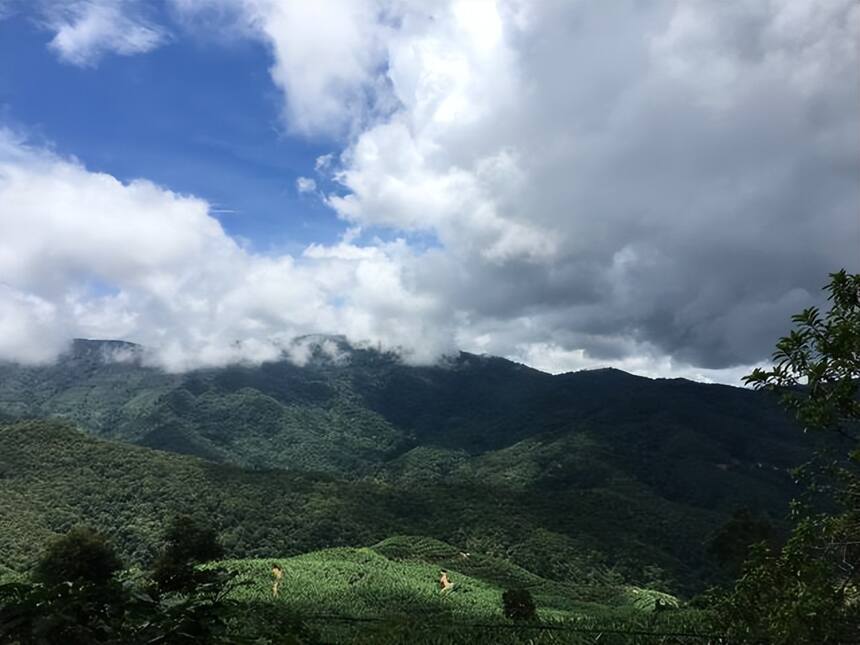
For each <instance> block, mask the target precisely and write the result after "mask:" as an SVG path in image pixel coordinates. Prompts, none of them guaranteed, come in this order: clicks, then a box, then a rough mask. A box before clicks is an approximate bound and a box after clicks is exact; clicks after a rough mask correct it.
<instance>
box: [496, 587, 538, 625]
mask: <svg viewBox="0 0 860 645" xmlns="http://www.w3.org/2000/svg"><path fill="white" fill-rule="evenodd" d="M502 610H503V612H504V614H505V617H506V618H510V619H511V620H534V619H535V618H537V608H536V607H535V601H534V599H533V598H532V594H531V592H529V590H528V589H508V590H507V591H505V593H503V594H502Z"/></svg>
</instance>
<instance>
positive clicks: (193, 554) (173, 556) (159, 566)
mask: <svg viewBox="0 0 860 645" xmlns="http://www.w3.org/2000/svg"><path fill="white" fill-rule="evenodd" d="M164 541H165V543H166V544H165V547H164V549H163V550H162V552H161V554H160V555H159V556H158V559H156V561H155V565H154V567H153V571H152V580H153V582H154V583H155V585H156V588H157V589H158V591H159V592H164V591H187V590H188V589H193V588H195V587H198V586H200V585H201V584H204V583H207V582H211V580H210V578H211V577H212V572H201V571H199V570H198V569H197V566H198V565H200V564H203V563H205V562H210V561H212V560H216V559H218V558H220V557H223V555H224V549H223V547H222V546H221V545H220V544H219V543H218V538H217V534H216V533H215V531H214V530H213V529H212V528H210V527H207V526H202V525H200V524H198V523H197V522H196V521H195V520H194V519H193V518H192V517H190V516H188V515H178V516H177V517H175V518H174V519H173V521H172V522H171V524H170V526H169V527H168V529H167V532H166V533H165V540H164Z"/></svg>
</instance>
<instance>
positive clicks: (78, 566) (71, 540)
mask: <svg viewBox="0 0 860 645" xmlns="http://www.w3.org/2000/svg"><path fill="white" fill-rule="evenodd" d="M121 566H122V565H121V563H120V561H119V558H117V556H116V553H115V552H114V550H113V547H112V546H111V545H110V544H108V541H107V539H106V538H105V537H104V536H103V535H101V534H99V533H96V532H95V531H93V530H91V529H88V528H74V529H72V530H71V531H69V532H68V533H67V534H66V535H64V536H62V537H60V538H58V539H56V540H54V542H52V543H51V544H50V546H49V547H48V549H47V551H46V552H45V555H44V556H43V557H42V559H41V560H40V561H39V563H38V564H37V565H36V567H35V569H34V570H33V580H34V581H36V582H41V583H43V584H46V585H57V584H60V583H63V582H76V583H79V582H89V583H92V584H94V585H104V584H107V583H108V582H109V581H110V580H111V579H112V578H113V575H114V574H115V573H116V572H117V571H118V570H119V569H120V567H121Z"/></svg>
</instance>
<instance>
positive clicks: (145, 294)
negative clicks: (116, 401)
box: [0, 132, 452, 370]
mask: <svg viewBox="0 0 860 645" xmlns="http://www.w3.org/2000/svg"><path fill="white" fill-rule="evenodd" d="M0 204H2V205H3V206H2V209H0V230H2V232H3V235H2V236H0V275H2V276H3V283H2V289H0V304H2V307H0V311H2V312H3V313H2V315H0V337H2V341H0V357H2V358H3V359H6V360H15V361H20V362H31V363H34V362H43V361H45V360H49V359H51V358H53V357H54V356H56V355H57V353H59V352H60V351H61V350H62V348H63V344H64V342H67V341H68V339H70V338H72V337H74V336H85V337H101V338H119V339H129V340H135V341H138V342H141V343H144V344H146V345H148V346H150V347H152V348H154V350H155V352H156V353H155V355H154V356H153V357H152V358H153V360H155V361H157V362H158V363H159V364H161V365H163V366H165V367H167V368H168V369H172V370H182V369H187V368H191V367H197V366H205V365H223V364H226V363H230V362H235V361H243V360H249V361H254V362H259V361H264V360H271V359H274V358H276V357H278V356H280V355H281V353H282V352H283V351H286V352H287V353H288V354H292V353H295V351H296V350H295V347H293V345H292V341H293V339H294V338H296V337H297V336H301V335H304V334H308V333H326V334H345V335H347V336H348V337H349V338H352V339H356V340H357V341H363V342H372V343H374V344H378V345H381V346H383V347H386V348H390V349H395V350H401V351H403V353H404V356H405V357H406V358H407V360H424V361H427V360H432V358H433V357H434V356H437V355H439V354H440V353H443V352H446V351H450V350H451V349H452V346H451V345H450V344H445V342H446V341H445V339H446V338H450V337H451V332H450V330H448V331H447V332H446V331H445V328H446V325H448V323H447V322H446V321H447V320H449V319H450V315H449V312H448V311H447V310H446V305H445V303H444V302H441V301H440V300H438V298H436V297H434V296H433V295H432V294H417V293H415V292H414V290H413V289H412V277H411V276H410V272H411V271H412V270H414V267H413V266H412V265H413V263H414V262H415V261H417V257H416V256H415V255H414V254H413V253H412V252H411V251H410V250H409V249H408V248H407V247H406V246H405V244H404V243H402V242H398V241H395V242H391V243H387V244H383V243H378V244H376V245H374V246H368V247H360V246H355V245H352V244H349V243H347V242H343V243H341V244H339V245H336V246H333V247H324V246H313V247H311V248H309V249H308V250H307V252H306V253H305V254H304V255H303V256H301V257H292V256H290V255H282V256H275V257H271V256H258V255H254V254H252V253H250V252H248V251H246V250H244V249H243V248H241V247H240V246H239V245H238V244H237V243H236V242H235V241H234V240H233V239H232V238H230V237H229V236H228V235H227V234H226V233H225V232H224V230H223V229H222V228H221V226H220V224H219V223H218V221H217V220H216V219H215V218H213V217H212V216H211V215H210V214H209V212H208V204H207V203H206V202H205V201H203V200H201V199H198V198H195V197H191V196H185V195H179V194H176V193H173V192H171V191H169V190H167V189H165V188H162V187H160V186H157V185H155V184H153V183H151V182H148V181H145V180H137V181H132V182H130V183H123V182H120V181H118V180H117V179H115V178H114V177H112V176H110V175H107V174H103V173H96V172H91V171H89V170H87V169H86V168H85V167H84V166H82V165H81V164H80V163H79V162H77V161H75V160H74V159H67V158H61V157H58V156H56V155H54V154H52V153H50V152H48V151H45V150H43V149H37V148H32V147H28V146H27V145H26V144H24V143H23V142H21V141H20V140H18V139H16V138H14V137H13V136H12V135H10V134H9V133H8V132H5V133H3V134H2V136H0ZM421 337H423V338H425V339H426V342H424V343H421V344H420V345H417V344H416V343H414V339H416V338H421Z"/></svg>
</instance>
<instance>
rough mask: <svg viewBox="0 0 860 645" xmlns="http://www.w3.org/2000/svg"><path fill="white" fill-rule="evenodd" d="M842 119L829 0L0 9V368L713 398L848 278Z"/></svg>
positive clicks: (134, 2)
mask: <svg viewBox="0 0 860 645" xmlns="http://www.w3.org/2000/svg"><path fill="white" fill-rule="evenodd" d="M741 36H742V37H741ZM858 105H860V5H858V4H857V3H856V2H854V1H853V0H831V1H829V2H827V3H820V2H817V1H815V0H792V2H790V3H778V2H777V3H767V2H760V1H758V0H738V1H737V2H732V3H721V2H713V3H691V2H687V1H686V0H653V2H648V3H625V2H606V3H604V2H592V3H587V2H583V3H575V2H533V1H532V0H439V2H433V3H423V2H419V1H415V2H413V1H411V0H406V1H403V0H318V1H314V2H299V1H297V2H287V1H283V0H121V1H120V0H0V360H13V361H19V362H45V361H50V360H53V359H54V358H56V356H57V355H58V354H59V353H60V352H62V351H63V348H64V347H67V346H68V342H69V340H70V339H71V338H74V337H90V338H105V337H106V338H121V339H125V340H130V341H135V342H139V343H142V344H144V345H146V346H147V347H150V348H151V349H152V351H153V356H154V358H153V360H154V361H155V362H157V363H158V364H160V365H162V366H163V367H166V368H167V369H172V370H183V369H189V368H193V367H199V366H211V365H223V364H226V363H230V362H235V361H250V362H259V361H264V360H270V359H273V358H276V357H278V356H281V355H282V353H283V352H284V351H287V353H288V354H289V355H290V356H292V357H293V358H294V359H295V360H296V361H298V362H301V360H302V357H303V356H304V355H305V354H304V353H303V352H304V350H302V349H301V348H296V347H294V346H293V344H292V339H294V338H295V337H298V336H301V335H304V334H316V333H322V334H343V335H345V336H347V337H348V338H349V339H350V340H351V341H353V342H354V343H371V344H373V345H374V346H384V347H386V348H388V349H391V350H394V351H398V352H400V353H401V355H402V356H403V357H404V360H408V361H412V362H418V363H428V362H433V361H435V360H437V359H438V358H439V357H440V356H442V355H445V354H447V353H451V352H455V351H457V350H458V349H465V350H467V351H473V352H478V353H488V354H496V355H501V356H506V357H509V358H511V359H513V360H517V361H520V362H524V363H527V364H529V365H532V366H535V367H538V368H540V369H544V370H547V371H552V372H563V371H568V370H576V369H583V368H592V367H601V366H607V365H610V366H614V367H618V368H620V369H625V370H628V371H632V372H636V373H639V374H644V375H648V376H673V377H674V376H684V377H689V378H696V379H701V380H715V381H722V382H729V383H738V382H739V379H740V376H741V375H743V374H744V373H747V372H748V371H749V370H750V369H751V368H752V367H753V366H755V365H758V364H761V363H763V362H766V361H767V360H768V357H769V356H770V354H771V352H772V347H773V343H774V341H775V339H776V338H778V337H779V336H780V335H782V334H783V333H785V331H786V328H787V326H788V325H789V324H790V317H791V315H792V314H794V313H796V312H797V311H799V310H801V309H803V308H805V307H807V306H810V305H815V304H819V305H821V304H824V303H822V295H821V286H822V285H823V284H824V283H825V282H826V280H827V274H828V273H829V272H831V271H835V270H838V269H840V268H843V267H844V268H846V269H848V270H853V271H857V270H860V267H858V266H857V262H858V257H860V256H858V253H857V249H858V248H860V218H858V217H857V213H858V212H860V182H858V181H857V177H860V110H858ZM323 157H324V158H326V159H328V162H326V163H323V164H321V165H318V163H317V161H318V159H320V158H323ZM301 178H304V179H303V185H304V186H306V187H307V188H308V190H305V191H300V190H299V184H298V183H297V182H298V180H299V179H301ZM311 180H312V182H311Z"/></svg>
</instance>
